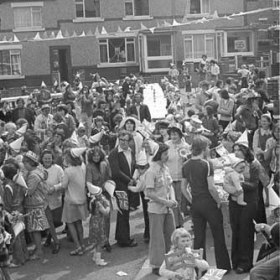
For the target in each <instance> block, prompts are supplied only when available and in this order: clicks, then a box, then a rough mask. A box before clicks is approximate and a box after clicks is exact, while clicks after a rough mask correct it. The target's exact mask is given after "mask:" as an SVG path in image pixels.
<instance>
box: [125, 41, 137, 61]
mask: <svg viewBox="0 0 280 280" xmlns="http://www.w3.org/2000/svg"><path fill="white" fill-rule="evenodd" d="M126 47H127V61H135V53H134V42H133V43H128V44H127V45H126Z"/></svg>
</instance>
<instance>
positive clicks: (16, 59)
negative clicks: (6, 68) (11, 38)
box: [11, 51, 21, 75]
mask: <svg viewBox="0 0 280 280" xmlns="http://www.w3.org/2000/svg"><path fill="white" fill-rule="evenodd" d="M11 66H12V75H21V61H20V52H19V51H11Z"/></svg>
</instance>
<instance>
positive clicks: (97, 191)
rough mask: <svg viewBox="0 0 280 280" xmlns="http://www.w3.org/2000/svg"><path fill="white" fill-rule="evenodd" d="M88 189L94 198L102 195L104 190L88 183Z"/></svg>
mask: <svg viewBox="0 0 280 280" xmlns="http://www.w3.org/2000/svg"><path fill="white" fill-rule="evenodd" d="M87 188H88V191H89V192H90V193H91V194H92V195H94V196H97V195H100V194H102V189H101V188H99V187H98V186H95V185H93V184H92V183H90V182H87Z"/></svg>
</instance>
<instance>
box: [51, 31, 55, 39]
mask: <svg viewBox="0 0 280 280" xmlns="http://www.w3.org/2000/svg"><path fill="white" fill-rule="evenodd" d="M50 38H51V39H54V38H55V34H54V32H53V31H52V33H51V35H50Z"/></svg>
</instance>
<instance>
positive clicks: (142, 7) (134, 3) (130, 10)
mask: <svg viewBox="0 0 280 280" xmlns="http://www.w3.org/2000/svg"><path fill="white" fill-rule="evenodd" d="M124 5H125V16H148V15H149V0H125V4H124Z"/></svg>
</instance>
